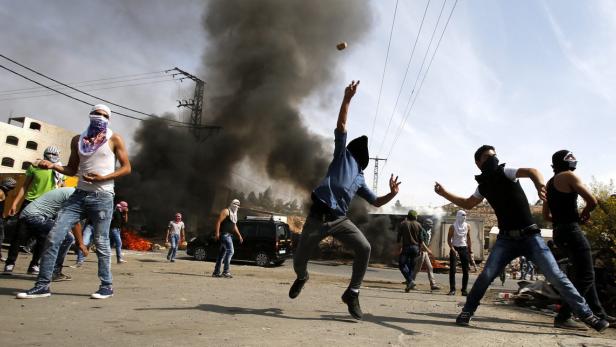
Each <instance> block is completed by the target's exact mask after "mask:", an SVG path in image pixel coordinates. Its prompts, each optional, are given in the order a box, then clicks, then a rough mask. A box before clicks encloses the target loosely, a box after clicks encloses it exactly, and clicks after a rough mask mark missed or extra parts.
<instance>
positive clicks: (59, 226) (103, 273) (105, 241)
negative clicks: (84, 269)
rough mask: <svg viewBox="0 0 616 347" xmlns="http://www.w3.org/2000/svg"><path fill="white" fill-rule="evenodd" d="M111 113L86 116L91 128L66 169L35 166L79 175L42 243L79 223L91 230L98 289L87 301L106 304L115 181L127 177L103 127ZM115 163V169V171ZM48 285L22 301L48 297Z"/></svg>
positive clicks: (76, 141) (118, 145)
mask: <svg viewBox="0 0 616 347" xmlns="http://www.w3.org/2000/svg"><path fill="white" fill-rule="evenodd" d="M110 116H111V110H110V109H109V107H107V106H106V105H100V104H99V105H95V106H94V107H93V108H92V110H91V111H90V115H89V118H90V124H89V126H88V128H87V129H86V130H85V131H84V132H83V133H82V134H81V135H77V136H75V137H74V138H73V139H72V141H71V155H70V158H69V161H68V165H67V166H60V165H57V164H54V163H52V162H49V161H46V160H42V161H41V162H40V163H39V164H38V166H39V167H41V168H45V169H54V170H55V171H57V172H60V173H61V174H64V175H66V176H74V175H75V174H79V176H80V179H79V183H78V185H77V189H76V190H75V192H74V193H73V194H72V195H71V197H70V198H69V199H68V201H66V203H65V204H64V205H62V209H61V210H60V212H59V213H58V218H57V219H56V223H55V224H54V226H53V229H51V231H50V233H49V236H48V239H47V242H50V243H52V244H56V243H57V244H59V243H60V242H61V241H62V240H63V239H64V237H65V236H66V233H68V232H69V229H70V228H71V227H72V226H73V225H75V223H77V222H78V221H79V220H81V219H82V218H83V217H86V216H87V217H88V218H89V220H90V221H91V222H92V225H93V227H94V243H95V245H96V255H97V256H98V277H99V279H100V281H101V283H100V286H99V289H98V290H97V291H96V292H95V293H93V294H92V295H91V296H90V297H91V298H93V299H106V298H109V297H111V296H113V288H112V275H111V261H110V259H111V247H110V246H109V225H110V224H111V216H112V214H113V196H114V180H115V179H118V178H120V177H122V176H125V175H128V174H130V172H131V166H130V162H129V160H128V154H127V152H126V147H125V146H124V141H123V140H122V137H120V135H118V134H116V133H114V132H112V131H111V129H109V128H108V127H107V126H108V124H109V117H110ZM116 160H117V161H118V162H119V164H120V165H119V167H118V168H116ZM47 252H49V254H48V258H49V259H55V258H56V257H57V254H58V248H56V247H50V248H49V249H48V250H47V251H46V253H47ZM49 293H50V292H49V285H46V284H45V283H44V282H41V283H39V284H37V285H35V286H34V288H32V289H30V290H28V292H27V293H26V294H27V295H39V296H41V295H44V294H49Z"/></svg>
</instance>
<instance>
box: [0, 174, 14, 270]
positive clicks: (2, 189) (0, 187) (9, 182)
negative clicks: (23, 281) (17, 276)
mask: <svg viewBox="0 0 616 347" xmlns="http://www.w3.org/2000/svg"><path fill="white" fill-rule="evenodd" d="M15 186H17V181H15V179H14V178H13V177H7V178H5V179H3V180H2V182H0V261H5V260H6V259H5V258H4V257H3V256H2V242H4V202H5V201H6V198H7V196H8V194H9V192H10V191H11V190H13V189H15Z"/></svg>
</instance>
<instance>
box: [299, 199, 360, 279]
mask: <svg viewBox="0 0 616 347" xmlns="http://www.w3.org/2000/svg"><path fill="white" fill-rule="evenodd" d="M313 209H314V205H313ZM327 236H333V237H334V238H336V239H338V240H339V241H341V242H342V243H343V244H344V245H345V246H346V247H348V248H350V249H352V250H353V252H354V253H355V258H354V259H353V274H352V275H351V283H350V284H349V288H352V289H357V290H359V288H360V287H361V282H362V281H363V279H364V275H365V274H366V270H367V269H368V260H370V249H371V248H370V243H369V242H368V240H367V239H366V237H365V236H364V234H362V232H361V231H360V230H359V229H358V228H357V227H356V226H355V224H353V222H351V221H350V220H349V219H348V218H347V217H346V216H342V217H337V218H334V217H333V216H332V218H331V219H329V218H326V219H324V217H323V215H319V214H318V213H317V212H314V211H311V213H310V214H309V215H308V218H306V223H305V224H304V228H303V229H302V234H301V238H300V241H299V245H298V246H297V249H296V251H295V254H294V255H293V268H294V270H295V274H297V278H306V275H307V274H308V272H307V267H308V259H309V258H310V254H311V253H312V252H313V251H314V250H315V249H316V248H317V247H318V246H319V242H320V241H321V240H322V239H323V238H325V237H327Z"/></svg>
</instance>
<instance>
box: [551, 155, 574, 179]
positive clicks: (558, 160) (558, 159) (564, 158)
mask: <svg viewBox="0 0 616 347" xmlns="http://www.w3.org/2000/svg"><path fill="white" fill-rule="evenodd" d="M576 166H577V159H576V158H575V156H574V155H573V153H571V151H568V150H566V149H563V150H560V151H558V152H556V153H554V155H552V168H553V169H554V173H559V172H563V171H569V170H571V171H574V170H575V168H576Z"/></svg>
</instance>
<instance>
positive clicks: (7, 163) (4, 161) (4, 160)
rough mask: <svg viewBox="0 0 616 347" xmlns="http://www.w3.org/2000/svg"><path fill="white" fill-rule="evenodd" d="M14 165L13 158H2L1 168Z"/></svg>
mask: <svg viewBox="0 0 616 347" xmlns="http://www.w3.org/2000/svg"><path fill="white" fill-rule="evenodd" d="M13 165H15V160H13V158H9V157H4V158H2V166H6V167H13Z"/></svg>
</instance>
